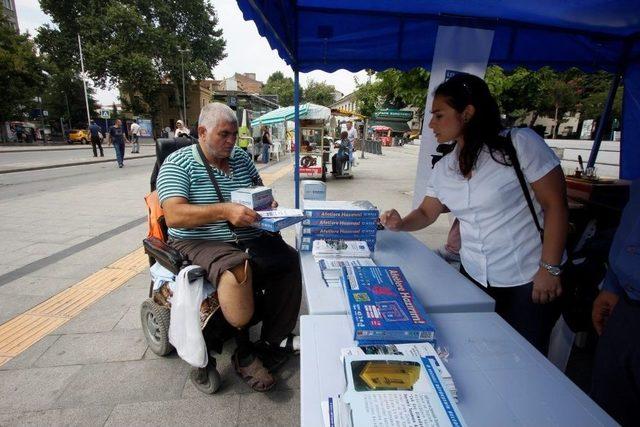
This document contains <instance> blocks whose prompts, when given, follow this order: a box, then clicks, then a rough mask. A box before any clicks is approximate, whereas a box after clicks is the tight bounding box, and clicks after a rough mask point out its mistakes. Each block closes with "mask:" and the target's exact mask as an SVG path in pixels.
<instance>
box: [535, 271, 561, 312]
mask: <svg viewBox="0 0 640 427" xmlns="http://www.w3.org/2000/svg"><path fill="white" fill-rule="evenodd" d="M561 294H562V286H561V284H560V276H554V275H552V274H550V273H549V272H548V271H547V270H545V269H544V268H542V267H541V268H540V269H538V272H537V273H536V275H535V276H533V292H531V299H532V300H533V302H534V303H536V304H546V303H548V302H551V301H553V300H555V299H556V298H558V297H559V296H560V295H561Z"/></svg>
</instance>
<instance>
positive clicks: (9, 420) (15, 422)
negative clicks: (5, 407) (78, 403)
mask: <svg viewBox="0 0 640 427" xmlns="http://www.w3.org/2000/svg"><path fill="white" fill-rule="evenodd" d="M112 410H113V408H112V407H110V406H88V407H83V408H69V409H51V410H48V411H34V412H8V413H0V425H2V426H4V425H6V426H95V425H102V424H103V423H104V422H105V421H106V420H107V418H108V417H109V414H110V413H111V411H112Z"/></svg>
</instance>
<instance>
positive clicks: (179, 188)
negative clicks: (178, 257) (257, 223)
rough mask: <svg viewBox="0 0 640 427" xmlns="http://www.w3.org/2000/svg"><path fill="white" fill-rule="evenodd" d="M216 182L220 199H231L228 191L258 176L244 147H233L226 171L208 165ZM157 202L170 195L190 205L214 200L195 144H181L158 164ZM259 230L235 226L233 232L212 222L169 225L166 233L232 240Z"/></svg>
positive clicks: (222, 223) (240, 186) (220, 223)
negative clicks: (227, 171)
mask: <svg viewBox="0 0 640 427" xmlns="http://www.w3.org/2000/svg"><path fill="white" fill-rule="evenodd" d="M211 169H212V170H213V173H214V175H215V177H216V180H217V181H218V185H219V186H220V190H221V191H222V196H223V197H224V201H229V200H231V191H233V190H237V189H240V188H247V187H251V186H252V185H253V182H254V179H255V178H258V177H259V175H258V170H257V169H256V167H255V166H254V164H253V162H252V161H251V157H250V156H249V154H247V153H246V152H245V151H244V150H241V149H240V148H238V147H234V148H233V151H232V152H231V156H230V157H229V170H230V172H229V174H228V175H227V174H226V173H224V172H223V171H221V170H220V169H218V168H216V167H215V166H213V165H212V166H211ZM157 189H158V197H159V198H160V203H162V202H164V201H165V200H167V199H168V198H170V197H184V198H185V199H187V200H189V203H191V204H194V205H208V204H213V203H218V202H220V200H219V199H218V195H217V193H216V189H215V187H214V186H213V184H212V183H211V179H210V178H209V174H208V173H207V169H206V168H205V166H204V164H203V163H202V160H201V159H200V155H199V153H198V148H197V145H196V144H194V145H190V146H187V147H183V148H181V149H180V150H178V151H175V152H173V153H171V154H170V155H169V156H168V157H167V159H166V160H165V161H164V163H163V164H162V167H161V168H160V173H159V174H158V180H157ZM261 233H262V231H261V230H259V229H257V228H252V227H236V228H234V229H233V231H232V230H231V229H230V228H229V225H228V224H227V222H226V221H215V222H212V223H209V224H205V225H202V226H200V227H195V228H173V227H169V236H170V237H172V238H174V239H189V240H193V239H206V240H218V241H224V242H232V241H235V240H236V237H237V239H238V240H247V239H252V238H254V237H258V236H259V235H260V234H261Z"/></svg>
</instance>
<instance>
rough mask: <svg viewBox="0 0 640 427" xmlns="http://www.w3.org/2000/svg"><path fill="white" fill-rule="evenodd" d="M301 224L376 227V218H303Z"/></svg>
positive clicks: (311, 225)
mask: <svg viewBox="0 0 640 427" xmlns="http://www.w3.org/2000/svg"><path fill="white" fill-rule="evenodd" d="M302 225H303V226H309V227H336V228H344V227H355V228H366V229H371V228H375V229H377V228H378V219H377V218H375V219H374V218H360V219H358V218H356V219H350V218H346V219H341V218H305V219H304V220H303V221H302Z"/></svg>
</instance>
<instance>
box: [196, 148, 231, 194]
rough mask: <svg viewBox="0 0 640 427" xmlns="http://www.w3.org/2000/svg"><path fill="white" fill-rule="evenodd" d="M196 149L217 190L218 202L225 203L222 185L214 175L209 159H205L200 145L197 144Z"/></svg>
mask: <svg viewBox="0 0 640 427" xmlns="http://www.w3.org/2000/svg"><path fill="white" fill-rule="evenodd" d="M196 147H197V149H198V154H200V159H201V160H202V163H203V164H204V167H205V169H206V170H207V173H208V174H209V179H210V180H211V183H212V184H213V186H214V187H215V189H216V194H217V195H218V200H219V201H220V203H224V196H223V195H222V190H220V185H219V184H218V180H217V179H216V176H215V175H214V174H213V169H211V165H210V164H209V162H208V161H207V158H206V157H205V155H204V153H203V152H202V147H200V144H196Z"/></svg>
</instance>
